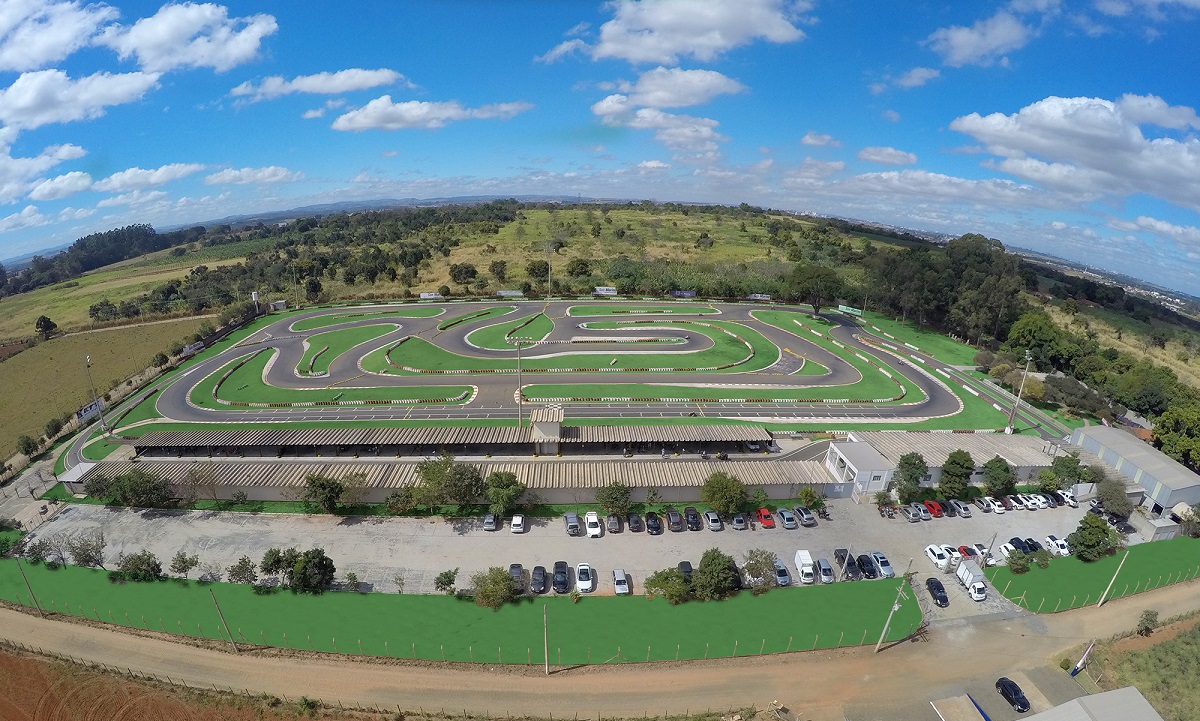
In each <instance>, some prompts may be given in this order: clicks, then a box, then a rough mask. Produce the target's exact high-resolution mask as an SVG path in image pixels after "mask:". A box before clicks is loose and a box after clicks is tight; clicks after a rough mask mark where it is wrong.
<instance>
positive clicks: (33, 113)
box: [0, 70, 159, 130]
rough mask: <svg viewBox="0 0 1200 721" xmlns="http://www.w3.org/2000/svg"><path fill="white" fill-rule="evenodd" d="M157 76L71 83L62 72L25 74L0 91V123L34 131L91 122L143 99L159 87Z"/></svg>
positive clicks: (107, 77) (128, 75) (108, 77)
mask: <svg viewBox="0 0 1200 721" xmlns="http://www.w3.org/2000/svg"><path fill="white" fill-rule="evenodd" d="M158 78H159V75H158V73H142V72H136V73H120V74H112V73H95V74H93V75H88V76H87V77H83V78H79V79H78V80H72V79H71V78H69V77H67V74H66V73H64V72H63V71H61V70H37V71H34V72H29V73H22V74H21V76H20V77H18V78H17V79H16V81H15V82H14V83H13V84H12V85H10V86H9V87H7V88H5V89H3V90H0V122H2V123H4V124H5V125H8V126H11V127H14V128H23V129H26V130H31V129H33V128H37V127H41V126H42V125H47V124H49V123H67V122H71V121H73V120H90V119H93V118H98V117H100V116H101V115H104V112H105V108H108V107H110V106H113V105H121V104H123V103H129V102H132V101H134V100H138V99H140V98H141V97H142V96H143V95H145V94H146V92H147V91H149V90H150V89H151V88H154V87H156V86H157V85H158Z"/></svg>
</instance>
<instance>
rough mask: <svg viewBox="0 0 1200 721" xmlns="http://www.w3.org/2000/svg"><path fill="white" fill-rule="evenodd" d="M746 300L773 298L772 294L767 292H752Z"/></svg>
mask: <svg viewBox="0 0 1200 721" xmlns="http://www.w3.org/2000/svg"><path fill="white" fill-rule="evenodd" d="M746 300H771V296H769V295H767V294H765V293H751V294H750V295H748V296H746Z"/></svg>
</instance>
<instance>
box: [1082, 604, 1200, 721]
mask: <svg viewBox="0 0 1200 721" xmlns="http://www.w3.org/2000/svg"><path fill="white" fill-rule="evenodd" d="M1165 620H1166V619H1160V622H1162V621H1165ZM1158 638H1160V637H1159V634H1158V632H1155V633H1153V634H1151V636H1150V639H1151V643H1152V645H1150V646H1148V647H1144V646H1143V644H1142V643H1139V641H1141V639H1137V640H1135V641H1134V643H1135V644H1137V646H1138V648H1137V649H1136V650H1134V649H1122V650H1119V651H1118V650H1116V649H1113V648H1112V645H1113V644H1104V645H1102V646H1100V647H1098V648H1097V653H1094V654H1093V655H1092V657H1091V660H1090V661H1089V664H1090V665H1091V666H1093V667H1098V669H1103V674H1104V675H1103V676H1102V677H1101V682H1102V683H1103V684H1104V690H1106V691H1111V690H1113V689H1117V688H1122V687H1124V686H1136V687H1137V689H1138V690H1139V691H1141V693H1142V695H1144V696H1145V697H1146V700H1147V701H1149V702H1150V705H1151V706H1153V707H1154V710H1155V711H1158V712H1159V713H1160V714H1162V717H1163V718H1164V719H1166V721H1192V720H1193V719H1195V718H1196V707H1197V705H1200V685H1198V684H1197V683H1196V677H1197V675H1200V667H1197V660H1198V659H1200V626H1194V625H1193V626H1192V627H1191V628H1187V629H1185V630H1183V631H1181V632H1180V633H1179V634H1178V635H1176V636H1175V637H1174V638H1168V639H1166V640H1154V639H1158ZM1117 645H1120V642H1118V643H1117ZM1167 669H1169V670H1171V671H1172V673H1164V670H1167ZM1096 670H1097V669H1096V668H1093V669H1092V672H1093V673H1094V672H1095V671H1096Z"/></svg>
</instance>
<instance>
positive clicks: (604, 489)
mask: <svg viewBox="0 0 1200 721" xmlns="http://www.w3.org/2000/svg"><path fill="white" fill-rule="evenodd" d="M629 495H630V491H629V486H627V485H625V484H624V483H622V482H621V481H613V482H612V483H609V484H608V485H606V486H601V487H600V488H598V489H596V504H597V505H598V506H600V509H601V510H602V511H604V512H605V513H618V514H621V515H625V514H626V513H629V507H630V500H629Z"/></svg>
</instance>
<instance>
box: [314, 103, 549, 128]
mask: <svg viewBox="0 0 1200 721" xmlns="http://www.w3.org/2000/svg"><path fill="white" fill-rule="evenodd" d="M532 108H533V106H532V105H530V104H529V103H524V102H516V103H495V104H493V105H481V106H480V107H478V108H467V107H463V105H462V104H460V103H459V102H458V101H457V100H450V101H446V102H426V101H423V100H408V101H405V102H401V103H396V102H392V96H390V95H383V96H381V97H378V98H375V99H374V100H372V101H371V102H369V103H367V104H366V105H364V106H363V107H361V108H357V109H355V110H351V111H350V112H348V113H345V114H344V115H341V116H339V117H338V118H337V119H336V120H334V121H333V126H332V127H333V129H334V130H356V131H357V130H403V129H406V128H440V127H443V126H445V125H448V124H450V123H453V122H457V121H459V120H485V119H500V120H508V119H509V118H512V117H515V116H517V115H520V114H521V113H523V112H526V111H527V110H530V109H532Z"/></svg>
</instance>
